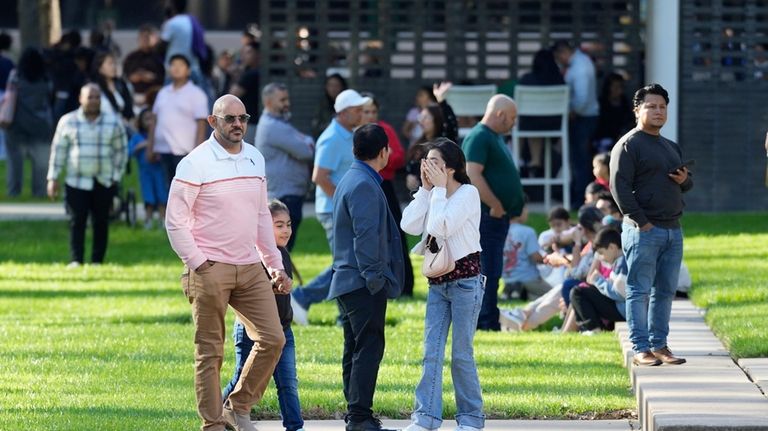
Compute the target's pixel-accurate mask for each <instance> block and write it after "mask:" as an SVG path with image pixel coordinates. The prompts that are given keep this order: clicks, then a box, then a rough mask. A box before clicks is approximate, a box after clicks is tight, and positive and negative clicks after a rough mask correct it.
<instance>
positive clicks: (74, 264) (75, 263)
mask: <svg viewBox="0 0 768 431" xmlns="http://www.w3.org/2000/svg"><path fill="white" fill-rule="evenodd" d="M67 268H69V269H72V268H80V262H78V261H76V260H73V261H72V262H69V265H67Z"/></svg>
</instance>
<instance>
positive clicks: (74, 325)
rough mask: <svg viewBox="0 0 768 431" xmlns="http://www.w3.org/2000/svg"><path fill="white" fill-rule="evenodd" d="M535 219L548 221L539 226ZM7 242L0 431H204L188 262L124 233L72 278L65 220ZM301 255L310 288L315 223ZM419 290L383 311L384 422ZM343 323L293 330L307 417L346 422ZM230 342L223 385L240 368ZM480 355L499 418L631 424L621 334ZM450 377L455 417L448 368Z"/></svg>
mask: <svg viewBox="0 0 768 431" xmlns="http://www.w3.org/2000/svg"><path fill="white" fill-rule="evenodd" d="M531 222H532V224H533V225H534V226H535V227H536V228H537V229H541V227H542V226H543V224H544V221H543V218H542V217H541V216H538V217H533V218H532V221H531ZM0 244H2V247H0V334H1V336H0V370H2V372H1V373H0V429H3V430H4V429H8V430H16V429H46V430H83V429H99V430H149V429H152V430H155V429H164V430H190V429H196V428H197V427H198V426H199V422H198V418H197V415H196V410H195V396H194V387H193V349H194V346H193V341H192V340H193V338H192V334H193V326H192V322H191V317H190V309H189V304H188V302H187V301H186V299H185V298H184V296H183V294H182V290H181V288H180V286H179V282H178V280H179V275H180V273H181V269H182V268H181V265H180V263H179V261H178V259H177V258H176V256H175V255H174V254H173V252H172V251H171V249H170V247H169V246H168V243H167V239H166V237H165V235H164V234H163V233H161V232H157V231H154V232H146V231H143V230H140V229H129V228H127V227H125V226H123V225H116V226H114V227H113V229H112V233H111V237H110V244H109V250H108V253H107V261H108V262H110V263H109V264H107V265H103V266H101V267H90V266H85V267H83V268H79V269H75V270H68V269H66V268H65V267H64V263H65V262H66V261H67V231H66V227H65V223H63V222H34V223H33V222H26V223H21V222H0ZM298 244H299V245H298V247H297V250H295V252H294V257H295V260H296V263H297V266H298V267H299V268H300V269H301V270H302V272H303V274H304V275H305V276H307V277H312V276H314V275H315V274H317V273H318V272H319V271H320V270H321V269H322V268H323V267H324V266H325V265H326V264H327V263H328V262H329V259H330V258H329V254H328V250H327V245H326V244H325V239H324V237H323V234H322V230H321V228H320V226H319V224H318V223H317V222H316V221H314V220H307V221H306V222H305V223H304V224H302V228H301V232H300V236H299V243H298ZM417 263H418V262H417ZM417 280H418V284H417V287H416V296H415V298H414V299H409V300H400V301H395V302H391V303H390V306H389V309H388V314H387V350H386V353H385V357H384V361H383V364H382V367H381V371H380V373H379V383H378V387H377V392H376V400H375V409H376V410H377V413H378V414H381V415H383V416H385V417H392V418H406V417H407V416H408V415H409V413H410V411H411V409H412V405H413V391H414V388H415V386H416V383H417V382H418V379H419V376H420V372H421V356H422V347H421V344H422V330H423V316H424V307H425V301H424V298H425V294H426V284H425V283H424V281H423V278H421V277H417ZM335 316H336V309H335V305H334V304H333V303H324V304H319V305H317V306H313V308H312V310H311V313H310V320H311V322H312V325H311V326H309V327H301V326H295V327H294V330H295V333H296V343H297V362H298V373H299V378H300V395H301V400H302V406H303V409H304V412H305V415H306V417H308V418H338V417H339V415H340V414H341V412H343V411H344V409H345V405H344V398H343V395H342V391H341V364H340V357H341V352H342V332H341V329H340V328H338V327H336V326H335V325H334V321H335ZM231 322H232V316H231V314H230V316H229V317H228V327H231V326H229V325H231ZM553 324H556V322H553V323H550V325H549V326H548V327H551V326H552V325H553ZM229 332H230V331H228V340H227V345H226V357H225V362H224V366H223V370H224V372H223V373H222V383H224V382H225V381H227V380H228V379H229V375H230V372H231V369H232V359H233V354H232V343H231V341H230V340H231V339H229V335H230V334H229ZM475 353H476V358H477V361H478V371H479V374H480V380H481V384H482V387H483V394H484V400H485V409H486V413H487V414H488V415H489V416H490V417H492V418H592V417H600V418H607V417H626V416H627V415H628V414H631V411H632V410H633V409H634V397H633V396H632V394H631V392H630V390H629V381H628V377H627V372H626V370H625V369H624V368H622V365H621V363H622V362H621V360H622V358H621V354H620V351H619V347H618V343H617V341H616V338H615V336H614V335H613V334H599V335H596V336H593V337H584V336H580V335H577V334H573V335H558V334H554V333H551V332H549V331H548V330H542V331H538V332H531V333H524V334H509V333H495V334H492V333H479V334H478V336H477V337H476V341H475ZM446 363H448V361H446ZM444 377H445V382H446V386H445V390H444V392H445V395H444V400H445V414H446V416H447V417H450V416H451V415H452V414H453V413H454V412H455V407H454V406H453V404H454V399H453V395H452V392H453V390H452V389H453V388H452V386H451V385H450V371H449V369H448V368H446V370H445V373H444ZM278 410H279V409H278V405H277V399H276V395H275V391H274V389H273V388H270V389H269V390H268V392H267V394H266V396H265V399H264V400H263V402H262V403H261V404H260V405H258V406H257V407H256V409H255V412H254V413H255V415H256V416H258V417H261V418H276V417H277V415H278Z"/></svg>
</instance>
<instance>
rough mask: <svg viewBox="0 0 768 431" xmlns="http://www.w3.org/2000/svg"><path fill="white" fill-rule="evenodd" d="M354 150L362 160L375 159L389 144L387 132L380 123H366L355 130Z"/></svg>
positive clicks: (358, 158)
mask: <svg viewBox="0 0 768 431" xmlns="http://www.w3.org/2000/svg"><path fill="white" fill-rule="evenodd" d="M352 139H353V143H352V152H353V153H354V154H355V158H356V159H357V160H360V161H368V160H373V159H375V158H376V157H377V156H378V155H379V153H380V152H381V150H382V149H383V148H386V147H387V145H389V139H388V138H387V133H386V132H384V128H382V127H381V126H379V125H378V124H366V125H364V126H361V127H360V128H358V129H357V130H355V135H354V137H353V138H352Z"/></svg>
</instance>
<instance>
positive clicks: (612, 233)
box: [592, 227, 621, 250]
mask: <svg viewBox="0 0 768 431" xmlns="http://www.w3.org/2000/svg"><path fill="white" fill-rule="evenodd" d="M611 244H615V245H616V247H618V248H621V234H620V233H619V231H617V230H616V229H614V228H612V227H604V228H602V229H600V230H599V231H597V235H595V239H594V240H593V241H592V246H593V247H592V248H593V249H595V250H597V249H600V248H608V246H609V245H611Z"/></svg>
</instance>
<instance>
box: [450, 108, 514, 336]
mask: <svg viewBox="0 0 768 431" xmlns="http://www.w3.org/2000/svg"><path fill="white" fill-rule="evenodd" d="M516 119H517V106H516V105H515V101H514V100H512V99H511V98H510V97H508V96H505V95H503V94H497V95H495V96H493V97H492V98H491V100H489V101H488V105H487V107H486V108H485V115H483V119H482V120H480V122H479V123H477V125H476V126H475V127H474V128H472V131H470V132H469V135H467V137H466V138H464V143H463V144H462V150H463V151H464V154H465V155H466V157H467V173H468V174H469V179H470V180H471V181H472V184H473V185H474V186H475V187H477V190H478V191H479V192H480V200H481V202H482V214H481V218H480V246H481V247H482V248H483V251H482V252H481V254H480V265H481V270H482V273H483V275H485V276H486V284H485V295H484V296H483V305H482V307H481V308H480V317H479V318H478V320H477V329H483V330H489V331H498V330H500V329H501V328H500V326H499V307H498V306H497V305H496V304H497V294H498V290H499V278H501V269H502V265H503V258H504V240H505V239H506V237H507V230H509V218H510V217H517V216H519V215H520V213H521V212H522V209H523V186H522V185H521V184H520V174H519V173H518V172H517V167H515V162H514V161H513V159H512V154H511V153H510V151H509V148H507V145H506V144H505V143H504V138H503V136H504V135H506V134H508V133H509V131H510V130H512V127H513V126H514V125H515V120H516Z"/></svg>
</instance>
